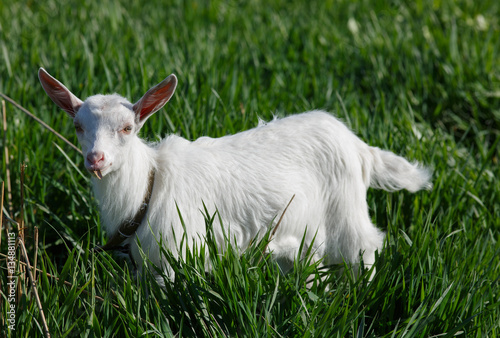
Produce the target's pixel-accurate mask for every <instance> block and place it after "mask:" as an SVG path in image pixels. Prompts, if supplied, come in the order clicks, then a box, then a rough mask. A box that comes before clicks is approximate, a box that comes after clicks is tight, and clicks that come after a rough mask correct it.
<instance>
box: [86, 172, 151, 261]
mask: <svg viewBox="0 0 500 338" xmlns="http://www.w3.org/2000/svg"><path fill="white" fill-rule="evenodd" d="M154 182H155V170H154V169H153V170H151V172H150V173H149V183H148V190H147V191H146V195H145V196H144V201H143V202H142V204H141V207H140V208H139V210H137V212H136V213H135V216H134V218H132V219H127V220H125V221H123V223H122V224H120V227H119V228H118V231H116V233H115V234H114V235H113V237H111V238H110V239H109V241H107V243H106V244H104V245H101V246H97V247H95V248H94V249H93V250H94V251H97V252H99V251H109V250H116V249H118V248H120V245H121V244H122V243H123V242H124V241H125V240H126V239H127V238H130V237H131V236H132V235H134V234H135V232H136V231H137V228H139V226H140V225H141V223H142V220H143V219H144V216H146V212H147V211H148V205H149V201H150V200H151V194H152V193H153V186H154Z"/></svg>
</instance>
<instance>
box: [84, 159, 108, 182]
mask: <svg viewBox="0 0 500 338" xmlns="http://www.w3.org/2000/svg"><path fill="white" fill-rule="evenodd" d="M109 167H111V163H110V164H109V165H107V166H105V167H103V168H101V169H98V168H95V167H94V166H90V167H88V168H87V170H88V171H89V172H90V173H91V174H93V175H95V177H97V179H99V180H101V179H102V178H103V176H105V175H106V173H107V171H108V169H109Z"/></svg>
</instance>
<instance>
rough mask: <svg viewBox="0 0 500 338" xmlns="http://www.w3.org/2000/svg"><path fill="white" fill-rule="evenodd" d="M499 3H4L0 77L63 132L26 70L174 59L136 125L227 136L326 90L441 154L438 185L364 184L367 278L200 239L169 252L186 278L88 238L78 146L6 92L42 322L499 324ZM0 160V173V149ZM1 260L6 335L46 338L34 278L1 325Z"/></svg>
mask: <svg viewBox="0 0 500 338" xmlns="http://www.w3.org/2000/svg"><path fill="white" fill-rule="evenodd" d="M499 18H500V4H499V3H498V1H495V0H484V1H472V0H464V1H447V0H443V1H407V2H405V1H400V0H394V1H391V2H385V1H328V0H326V1H325V0H321V1H279V0H271V1H257V0H250V1H210V2H209V1H194V0H193V1H170V2H162V1H156V0H152V1H119V0H115V1H108V2H102V1H95V0H91V1H85V2H82V1H79V0H78V1H76V0H75V1H73V0H70V1H54V0H47V1H28V0H26V1H15V0H12V1H2V2H1V3H0V92H1V93H4V94H6V95H8V96H10V97H11V98H13V99H14V100H16V101H17V102H19V103H20V104H21V105H22V106H24V107H26V108H27V109H29V110H30V111H32V112H33V113H35V114H36V115H37V116H39V117H40V118H42V119H43V120H44V121H46V122H47V123H48V124H49V125H51V126H53V127H54V128H55V129H56V130H58V131H60V132H61V133H62V134H63V135H64V136H66V137H68V138H69V139H70V140H71V141H72V142H75V143H76V137H75V135H74V132H73V128H72V123H71V121H70V120H69V118H68V117H67V116H66V115H65V114H64V113H63V112H61V111H60V110H59V109H58V108H57V107H56V106H55V105H54V104H53V103H52V102H51V101H50V99H49V98H48V97H47V96H46V95H45V93H44V92H43V90H42V88H41V86H40V85H39V83H38V79H37V70H38V68H39V67H41V66H43V67H44V68H46V69H47V70H48V71H49V72H50V73H51V74H52V75H54V76H55V77H57V78H58V79H60V80H61V81H62V82H63V83H64V84H65V85H66V86H67V87H68V88H70V89H71V90H72V91H73V92H74V93H76V94H77V95H79V96H80V97H81V98H85V97H87V96H88V95H92V94H95V93H98V92H102V93H108V92H117V93H119V94H121V95H124V96H126V97H128V98H129V99H130V100H132V101H135V100H137V99H138V98H140V97H141V96H142V94H143V93H144V92H145V91H146V90H147V89H148V88H149V87H151V86H153V85H154V84H156V83H158V82H160V81H161V80H162V79H163V78H165V77H166V76H167V75H169V74H170V73H175V74H176V75H177V76H178V78H179V86H178V89H177V91H176V93H175V95H174V97H173V99H172V100H171V101H170V102H169V103H168V105H167V106H166V108H164V109H163V110H161V111H160V112H158V113H157V114H156V115H155V116H153V117H152V118H150V119H149V120H148V123H147V124H146V125H145V127H144V128H143V131H142V136H143V137H144V138H147V139H151V140H154V139H156V138H158V137H159V136H164V135H165V134H167V133H178V134H180V135H182V136H183V137H186V138H188V139H195V138H197V137H200V136H203V135H208V136H212V137H219V136H222V135H226V134H228V133H235V132H238V131H240V130H245V129H248V128H251V127H253V126H255V125H256V124H257V118H258V117H261V118H263V119H270V118H272V115H273V114H277V115H280V116H284V115H286V114H293V113H298V112H302V111H305V110H308V109H315V108H321V109H325V110H328V111H331V112H333V113H335V114H336V115H337V116H339V117H340V118H342V119H343V120H344V121H346V123H347V124H348V125H349V127H351V128H352V129H353V130H355V131H356V133H357V134H358V135H359V136H360V137H361V138H362V139H363V140H365V141H366V142H368V143H369V144H371V145H375V146H379V147H382V148H386V149H390V150H392V151H394V152H396V153H398V154H401V155H404V156H405V157H407V158H410V159H415V160H419V161H421V162H423V163H425V164H427V165H429V166H431V167H433V169H434V176H433V181H434V189H433V190H432V191H431V192H419V193H417V194H409V193H407V192H397V193H391V194H389V193H386V192H383V191H376V190H370V191H369V194H368V202H369V206H370V212H371V215H372V219H373V221H374V222H375V223H376V224H377V225H378V226H379V227H380V228H381V229H383V230H384V231H386V232H387V240H386V247H385V249H384V250H383V251H382V252H380V253H379V256H378V257H377V261H376V268H377V274H376V275H375V277H374V279H373V281H372V282H370V283H368V281H367V278H368V276H369V273H368V274H364V275H363V276H362V277H361V278H360V279H358V280H353V279H352V278H350V275H351V273H352V271H351V270H350V269H349V268H347V269H344V270H342V269H341V270H339V267H332V268H331V269H330V270H326V271H325V269H318V268H317V267H316V266H314V265H311V264H310V262H308V261H307V260H306V261H301V262H297V263H296V266H295V269H294V271H293V272H291V273H289V274H286V275H283V274H282V273H280V271H279V270H278V268H277V267H276V265H275V264H274V263H273V262H272V261H270V260H269V259H268V258H267V257H264V258H262V255H261V252H262V249H263V248H264V247H265V241H264V242H260V243H254V246H252V247H251V248H250V249H248V250H247V251H246V252H244V253H243V255H242V256H241V257H240V255H239V254H237V251H236V250H235V249H233V248H231V246H230V245H229V244H227V245H228V247H227V250H226V251H225V252H224V253H220V252H217V250H216V248H215V247H214V246H213V245H212V244H213V243H212V242H211V241H207V243H206V245H207V247H208V248H209V250H208V254H206V255H205V254H196V252H204V251H203V250H199V249H200V248H193V252H194V253H193V255H192V256H188V257H186V259H185V260H175V259H173V258H172V257H171V255H170V254H169V253H168V252H165V253H164V254H165V255H166V258H167V259H169V261H170V262H171V264H172V266H173V268H174V270H175V271H176V275H177V276H178V277H179V278H176V280H175V281H174V282H171V281H168V280H167V281H166V286H165V288H160V287H159V286H158V284H157V283H156V282H155V280H153V279H151V278H149V276H148V275H146V276H144V277H143V278H136V277H135V276H134V275H133V273H132V272H131V271H132V268H131V266H130V265H129V264H127V262H126V260H124V259H122V258H121V257H118V256H116V255H114V256H110V255H108V254H107V253H104V254H94V253H92V252H91V251H90V250H89V249H90V248H92V247H93V246H95V245H97V244H101V243H103V242H104V241H105V240H106V235H105V233H104V232H103V230H102V229H101V226H100V224H99V215H98V213H97V207H96V202H95V200H94V199H93V196H92V193H91V189H90V184H89V180H88V177H87V175H86V174H82V173H81V171H82V169H83V163H82V158H81V156H80V155H78V154H77V153H76V152H75V151H74V150H72V149H71V148H70V147H68V146H66V145H65V144H64V143H62V142H61V141H60V140H58V139H57V138H56V137H55V136H54V135H52V134H51V133H49V132H47V131H45V130H44V129H43V128H42V127H41V126H40V125H38V124H36V123H35V122H33V121H32V120H31V119H29V118H28V117H27V116H25V115H24V114H23V113H22V112H21V111H19V110H17V109H16V108H14V107H13V106H12V105H10V104H8V103H7V104H6V111H7V126H6V128H7V133H6V138H5V141H4V140H3V139H2V140H0V143H1V144H2V151H3V149H4V147H8V151H9V154H10V156H9V159H10V173H11V175H10V181H11V182H12V187H13V189H12V201H10V202H12V206H13V207H12V209H13V210H12V211H11V214H10V216H11V217H12V218H14V219H16V220H18V221H19V219H20V217H21V214H20V210H21V203H22V201H21V195H20V191H21V189H20V170H19V167H20V165H21V164H22V163H26V164H27V166H28V167H27V169H26V177H25V184H24V192H25V200H24V204H23V205H24V221H25V222H26V226H27V229H26V242H27V248H28V251H29V253H30V255H31V256H30V260H31V262H33V261H34V255H35V243H34V238H33V233H34V226H37V227H38V228H39V230H40V239H39V243H38V254H37V256H38V257H37V260H38V263H37V266H38V268H39V269H41V270H43V272H45V273H49V274H51V275H52V276H57V277H58V278H59V280H56V279H55V278H53V277H49V276H47V275H46V274H44V273H38V282H37V291H38V294H39V296H40V299H41V303H42V305H43V310H44V313H45V317H46V319H47V323H48V327H49V331H50V332H51V334H52V336H54V337H59V336H61V337H64V336H70V337H71V336H80V335H83V336H97V337H100V336H120V337H137V336H151V337H153V336H172V335H176V336H238V337H243V336H248V337H264V336H272V337H280V336H286V337H310V336H311V337H312V336H314V337H318V336H325V337H346V336H351V337H365V336H367V337H374V336H376V337H399V336H405V337H413V336H416V337H429V336H439V337H445V336H446V337H449V336H454V335H458V336H467V337H479V336H480V337H495V336H499V335H500V321H499V318H500V291H499V284H500V280H499V276H500V244H499V239H500V236H499V230H500V181H499V180H498V177H500V166H499V160H500V154H499V149H500V146H499V141H500V22H499ZM56 145H57V147H56ZM1 170H2V173H1V179H2V180H4V181H5V180H6V172H7V170H6V160H5V157H3V161H2V167H1ZM8 202H9V201H8ZM6 207H8V204H6ZM209 216H212V215H209ZM207 225H210V220H207ZM9 227H11V230H10V231H15V230H16V229H15V227H14V230H12V224H10V223H9ZM0 253H2V254H6V253H7V243H6V231H5V230H2V244H1V247H0ZM18 256H19V254H18ZM207 262H210V264H212V266H213V267H214V269H213V271H212V272H211V273H207V272H205V270H204V266H205V264H206V263H207ZM0 267H1V269H2V272H1V273H0V282H1V284H0V291H1V301H0V307H1V313H2V318H0V336H9V335H10V336H12V337H13V336H17V337H21V336H30V337H31V336H43V327H42V323H41V319H40V313H39V309H38V307H37V305H36V302H35V301H34V294H33V292H32V291H30V290H29V284H28V283H26V282H20V284H21V289H22V291H23V292H22V293H20V299H19V302H18V303H17V308H16V309H17V313H16V323H17V325H16V330H15V332H14V331H9V329H8V327H7V325H6V322H5V321H4V319H5V315H4V314H5V313H6V312H7V310H8V305H9V303H8V302H7V299H6V292H7V286H6V282H7V277H6V273H5V261H4V260H3V257H2V261H1V263H0ZM341 271H343V272H341ZM311 276H312V277H311ZM319 277H323V279H321V278H319ZM308 278H314V281H313V282H312V283H310V284H312V285H310V286H309V287H306V284H307V283H306V281H307V280H308ZM64 281H67V282H69V283H70V284H71V286H70V285H67V284H65V283H64ZM96 297H100V298H96Z"/></svg>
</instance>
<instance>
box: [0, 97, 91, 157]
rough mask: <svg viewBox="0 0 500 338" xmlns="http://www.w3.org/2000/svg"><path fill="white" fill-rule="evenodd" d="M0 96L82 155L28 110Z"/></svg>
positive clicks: (76, 148) (8, 98)
mask: <svg viewBox="0 0 500 338" xmlns="http://www.w3.org/2000/svg"><path fill="white" fill-rule="evenodd" d="M0 96H1V97H3V98H4V99H5V100H6V101H8V102H9V103H11V104H12V105H13V106H14V107H16V108H18V109H20V110H21V111H22V112H23V113H25V114H26V115H28V116H29V117H31V118H32V119H33V120H35V121H36V122H38V123H39V124H41V125H42V126H43V127H44V128H45V129H47V130H48V131H50V132H51V133H52V134H54V135H56V136H57V137H58V138H60V139H61V140H63V141H64V142H66V144H68V145H69V146H70V147H72V148H73V149H74V150H76V151H77V152H79V153H80V154H81V153H82V151H81V150H80V149H78V147H77V146H75V145H74V144H73V143H71V142H70V141H68V140H67V139H66V138H65V137H64V136H62V135H61V134H59V133H58V132H57V131H55V130H54V129H52V128H51V127H50V126H49V125H48V124H47V123H45V122H43V121H42V120H40V119H39V118H38V117H36V116H35V115H34V114H33V113H31V112H30V111H29V110H27V109H26V108H24V107H23V106H21V105H20V104H19V103H17V102H16V101H14V100H13V99H11V98H10V97H8V96H7V95H5V94H2V93H0Z"/></svg>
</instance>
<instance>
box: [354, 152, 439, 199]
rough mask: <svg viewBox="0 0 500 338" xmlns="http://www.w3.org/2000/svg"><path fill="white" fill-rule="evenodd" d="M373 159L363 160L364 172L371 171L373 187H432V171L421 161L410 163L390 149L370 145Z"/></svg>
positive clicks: (388, 188)
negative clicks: (423, 165)
mask: <svg viewBox="0 0 500 338" xmlns="http://www.w3.org/2000/svg"><path fill="white" fill-rule="evenodd" d="M369 150H370V153H371V155H372V156H369V158H371V161H363V162H364V163H363V172H364V173H369V175H368V177H366V178H367V179H369V185H370V187H372V188H377V189H383V190H387V191H396V190H401V189H406V190H408V191H410V192H415V191H418V190H422V189H426V190H430V189H432V183H431V176H432V171H431V170H430V169H429V168H425V167H422V166H421V165H420V164H419V163H417V162H415V163H410V162H408V161H407V160H406V159H405V158H403V157H401V156H398V155H396V154H394V153H392V152H390V151H385V150H382V149H379V148H375V147H370V148H369Z"/></svg>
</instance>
